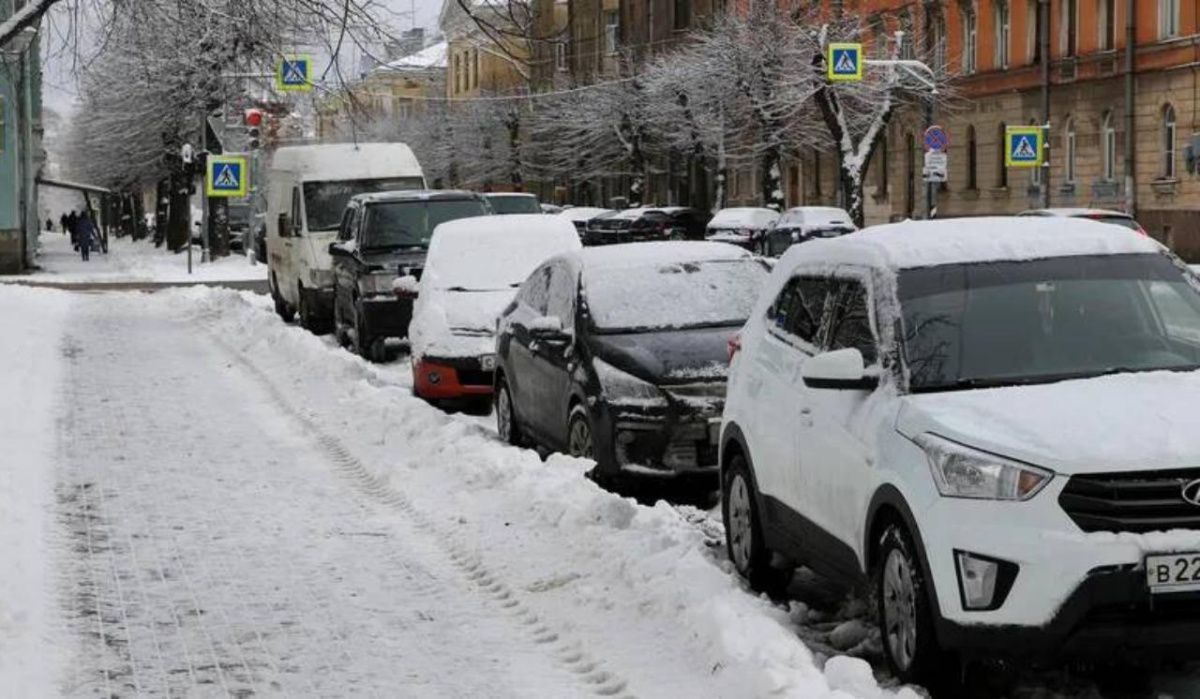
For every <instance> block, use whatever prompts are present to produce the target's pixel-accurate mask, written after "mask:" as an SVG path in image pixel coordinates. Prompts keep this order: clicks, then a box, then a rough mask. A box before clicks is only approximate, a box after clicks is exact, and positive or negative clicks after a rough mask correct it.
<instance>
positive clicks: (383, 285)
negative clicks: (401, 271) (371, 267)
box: [358, 272, 396, 296]
mask: <svg viewBox="0 0 1200 699" xmlns="http://www.w3.org/2000/svg"><path fill="white" fill-rule="evenodd" d="M395 281H396V273H395V272H371V273H370V274H365V275H363V276H361V277H359V278H358V291H359V293H360V294H362V295H363V296H375V295H376V294H391V293H392V284H393V283H394V282H395Z"/></svg>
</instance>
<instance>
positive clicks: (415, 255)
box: [360, 250, 426, 271]
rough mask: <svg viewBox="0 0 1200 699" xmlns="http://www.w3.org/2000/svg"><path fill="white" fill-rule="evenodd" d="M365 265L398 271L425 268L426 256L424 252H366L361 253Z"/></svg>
mask: <svg viewBox="0 0 1200 699" xmlns="http://www.w3.org/2000/svg"><path fill="white" fill-rule="evenodd" d="M360 255H361V257H362V261H363V264H365V265H368V266H370V267H376V268H379V269H382V270H389V269H390V270H397V271H399V270H400V269H401V268H403V267H424V266H425V255H426V251H424V250H403V251H397V250H387V251H380V252H374V251H366V252H362V253H360Z"/></svg>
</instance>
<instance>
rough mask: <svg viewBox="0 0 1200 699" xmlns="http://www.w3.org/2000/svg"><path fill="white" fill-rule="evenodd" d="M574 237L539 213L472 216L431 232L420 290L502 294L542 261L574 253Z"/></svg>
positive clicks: (563, 224) (567, 226) (566, 224)
mask: <svg viewBox="0 0 1200 699" xmlns="http://www.w3.org/2000/svg"><path fill="white" fill-rule="evenodd" d="M580 247H581V245H580V243H579V233H578V232H577V231H576V230H575V226H573V225H572V224H571V222H570V221H567V220H566V219H562V218H559V217H558V216H547V215H545V214H510V215H508V216H473V217H470V218H461V219H457V220H454V221H448V222H446V223H443V224H440V225H439V226H438V227H437V228H435V229H434V230H433V238H432V239H431V240H430V242H429V256H428V257H427V258H426V260H425V271H424V273H423V275H422V277H421V285H422V286H423V287H424V286H425V285H426V284H431V285H432V286H434V287H435V288H447V287H452V286H461V287H465V288H468V289H502V288H505V287H507V286H510V285H512V284H518V283H520V282H523V281H525V277H528V276H529V274H530V273H531V272H532V271H533V270H534V269H535V268H536V267H537V266H538V265H540V264H541V263H542V262H543V261H544V260H546V259H547V258H550V257H553V256H554V255H557V254H559V253H563V252H569V251H571V250H578V249H579V248H580Z"/></svg>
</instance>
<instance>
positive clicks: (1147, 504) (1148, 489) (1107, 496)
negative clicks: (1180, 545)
mask: <svg viewBox="0 0 1200 699" xmlns="http://www.w3.org/2000/svg"><path fill="white" fill-rule="evenodd" d="M1197 479H1200V468H1189V469H1176V470H1170V471H1133V472H1123V473H1093V474H1085V475H1078V476H1072V477H1071V479H1070V480H1069V481H1067V485H1066V487H1065V488H1063V491H1062V493H1061V494H1059V496H1058V504H1059V505H1060V506H1061V507H1062V508H1063V510H1064V511H1066V513H1067V515H1069V516H1070V517H1071V519H1072V520H1073V521H1074V522H1075V524H1077V525H1079V528H1080V529H1082V530H1083V531H1085V532H1134V533H1141V532H1152V531H1164V530H1169V529H1200V505H1193V504H1192V503H1190V502H1188V501H1187V500H1184V499H1183V488H1184V486H1185V485H1187V484H1188V483H1190V482H1192V481H1194V480H1197Z"/></svg>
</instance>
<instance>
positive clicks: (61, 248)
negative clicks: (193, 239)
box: [0, 231, 267, 286]
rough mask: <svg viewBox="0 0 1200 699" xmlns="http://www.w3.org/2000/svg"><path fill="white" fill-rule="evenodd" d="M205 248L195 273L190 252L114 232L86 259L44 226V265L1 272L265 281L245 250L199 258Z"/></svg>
mask: <svg viewBox="0 0 1200 699" xmlns="http://www.w3.org/2000/svg"><path fill="white" fill-rule="evenodd" d="M200 254H201V250H200V248H198V247H197V248H193V249H192V272H193V273H192V274H190V275H189V274H188V270H187V253H186V252H180V253H177V254H176V253H172V252H169V251H168V250H167V249H166V247H165V246H164V247H161V248H156V247H154V243H153V242H151V241H150V240H149V239H146V240H141V241H137V242H134V241H132V240H130V239H129V238H110V239H109V248H108V254H107V255H106V254H103V253H92V256H91V257H92V259H91V260H90V261H88V262H84V261H83V260H82V259H81V257H80V255H79V253H78V252H75V250H73V249H72V248H71V241H70V238H68V236H66V235H64V234H62V233H60V232H58V231H53V232H43V233H42V236H41V250H40V252H39V254H38V257H37V264H38V265H39V266H40V267H41V270H40V271H37V272H34V273H31V274H25V275H17V276H11V277H0V283H5V282H10V283H22V284H29V285H35V286H77V285H108V284H122V285H144V284H147V283H153V284H157V283H164V284H194V283H212V282H265V281H266V279H267V266H266V265H265V264H255V265H251V264H250V260H249V258H246V257H243V256H241V255H232V256H230V257H227V258H224V259H221V260H217V261H216V262H211V263H206V264H200Z"/></svg>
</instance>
